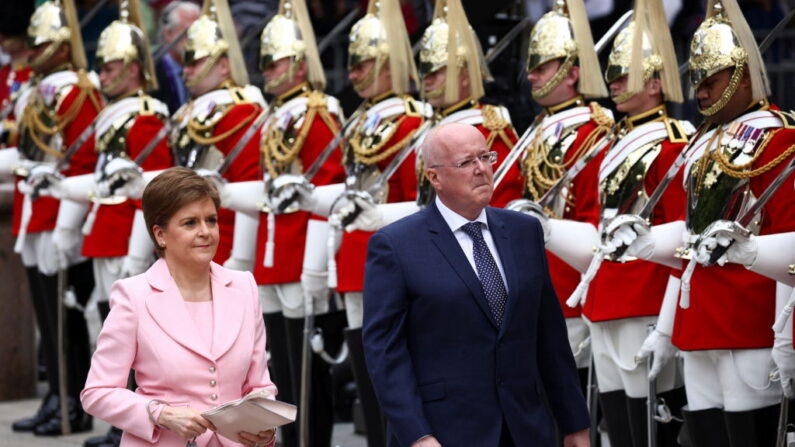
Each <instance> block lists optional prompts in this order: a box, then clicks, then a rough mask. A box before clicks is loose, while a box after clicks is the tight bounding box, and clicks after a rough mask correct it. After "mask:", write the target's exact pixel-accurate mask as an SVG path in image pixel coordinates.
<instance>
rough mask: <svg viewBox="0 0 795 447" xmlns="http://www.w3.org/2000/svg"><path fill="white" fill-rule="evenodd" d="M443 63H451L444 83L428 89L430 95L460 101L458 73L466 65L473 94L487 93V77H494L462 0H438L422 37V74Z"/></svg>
mask: <svg viewBox="0 0 795 447" xmlns="http://www.w3.org/2000/svg"><path fill="white" fill-rule="evenodd" d="M450 42H454V44H453V45H452V46H451V44H450ZM443 67H447V75H446V82H445V84H444V86H443V87H442V88H441V89H438V91H436V92H424V93H425V95H426V97H432V96H441V95H442V94H444V96H445V101H446V102H447V103H453V102H456V101H458V100H459V98H458V96H459V92H458V78H459V75H458V74H459V72H460V70H462V69H466V70H467V76H468V77H469V86H470V98H472V99H479V98H481V97H483V95H484V90H483V79H484V78H485V79H491V73H490V72H489V70H488V66H487V65H486V63H485V58H484V56H483V50H482V48H481V46H480V42H479V41H478V38H477V35H476V34H475V31H474V30H473V29H472V27H471V26H470V24H469V20H467V17H466V13H465V12H464V8H463V6H462V5H461V0H436V7H435V8H434V13H433V21H432V22H431V24H430V25H429V26H428V28H426V29H425V32H424V33H423V35H422V39H421V41H420V67H419V68H420V75H421V76H426V75H428V74H430V73H433V72H435V71H437V70H440V69H441V68H443Z"/></svg>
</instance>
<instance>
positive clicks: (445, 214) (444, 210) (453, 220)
mask: <svg viewBox="0 0 795 447" xmlns="http://www.w3.org/2000/svg"><path fill="white" fill-rule="evenodd" d="M435 200H436V207H437V208H439V212H440V213H441V214H442V219H444V221H445V222H446V223H447V226H449V227H450V231H452V232H453V235H454V236H455V238H456V240H457V241H458V245H460V246H461V250H464V255H465V256H466V257H467V261H469V265H471V266H472V270H474V271H475V274H477V273H478V268H477V266H476V265H475V254H474V253H473V251H472V246H473V243H472V238H471V237H469V235H468V234H466V233H465V232H464V230H463V229H461V227H463V226H464V225H466V224H468V223H469V222H470V221H469V219H467V218H466V217H464V216H462V215H460V214H458V213H456V212H455V211H453V210H451V209H450V208H448V207H447V206H445V204H444V203H442V201H441V200H440V199H439V196H436V199H435ZM474 221H475V222H482V223H483V225H481V226H480V228H481V231H483V239H484V240H485V241H486V246H487V247H488V248H489V251H490V252H491V256H492V257H494V262H496V263H497V268H498V269H500V277H502V282H503V284H505V290H506V291H508V281H507V280H506V279H505V270H504V269H503V268H502V261H500V253H499V252H498V251H497V246H496V245H494V238H492V237H491V231H489V223H488V220H487V219H486V209H485V208H484V209H483V210H482V211H481V212H480V215H479V216H478V218H477V219H475V220H474Z"/></svg>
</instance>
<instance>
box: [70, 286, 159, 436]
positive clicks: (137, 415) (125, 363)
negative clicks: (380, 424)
mask: <svg viewBox="0 0 795 447" xmlns="http://www.w3.org/2000/svg"><path fill="white" fill-rule="evenodd" d="M129 285H131V281H118V282H116V283H115V284H113V287H112V288H111V292H110V306H111V310H110V314H108V318H107V319H106V320H105V323H104V324H103V327H102V332H100V334H99V338H98V339H97V349H96V351H95V352H94V356H93V357H92V359H91V369H90V370H89V372H88V378H87V379H86V386H85V389H83V391H82V392H81V393H80V401H81V402H82V403H83V409H84V410H85V411H86V412H87V413H89V414H91V415H94V416H96V417H98V418H100V419H102V420H104V421H107V422H108V423H110V424H111V425H113V426H115V427H118V428H120V429H122V430H123V431H126V432H129V433H131V434H133V435H135V436H138V437H140V438H142V439H146V440H148V441H150V442H153V443H154V442H157V441H158V438H159V436H160V429H159V428H157V427H156V426H155V425H154V423H153V422H152V421H151V420H150V418H149V413H148V412H147V405H148V403H149V401H150V399H147V398H146V397H144V396H141V395H139V394H136V393H134V392H133V391H130V390H128V389H127V377H128V376H129V374H130V368H131V367H132V365H133V361H134V360H135V355H136V351H137V346H138V309H137V308H136V306H135V304H134V303H133V302H132V300H131V299H130V296H131V295H133V294H131V293H129V292H130V291H128V290H127V288H128V287H126V286H129Z"/></svg>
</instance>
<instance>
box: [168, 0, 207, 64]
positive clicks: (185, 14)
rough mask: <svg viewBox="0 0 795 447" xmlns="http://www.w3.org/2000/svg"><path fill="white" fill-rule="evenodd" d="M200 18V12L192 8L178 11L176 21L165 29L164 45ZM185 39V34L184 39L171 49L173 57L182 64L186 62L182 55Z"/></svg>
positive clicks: (170, 52)
mask: <svg viewBox="0 0 795 447" xmlns="http://www.w3.org/2000/svg"><path fill="white" fill-rule="evenodd" d="M198 18H199V13H198V12H195V11H192V10H180V11H178V12H177V21H176V23H174V24H173V25H171V26H170V27H169V28H166V29H164V30H163V45H168V44H169V43H170V42H171V41H173V40H174V39H176V38H177V36H179V35H180V34H181V33H182V32H183V31H185V30H186V29H187V28H188V27H189V26H191V24H192V23H193V22H195V21H196V20H197V19H198ZM185 40H186V37H184V36H183V37H182V39H180V41H179V42H177V43H176V44H175V45H174V47H172V48H171V50H169V54H170V55H171V57H172V58H173V59H174V60H175V61H177V62H178V63H179V64H180V65H182V64H184V63H185V62H184V61H183V59H182V55H183V54H184V53H185Z"/></svg>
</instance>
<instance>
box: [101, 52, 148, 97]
mask: <svg viewBox="0 0 795 447" xmlns="http://www.w3.org/2000/svg"><path fill="white" fill-rule="evenodd" d="M139 73H140V70H139V69H138V64H137V63H133V64H130V65H129V66H128V69H127V70H125V68H124V62H123V61H120V60H119V61H110V62H105V63H104V64H102V66H101V67H100V68H99V84H100V86H101V87H102V93H104V94H105V95H106V96H108V97H109V98H115V97H117V96H121V95H123V94H125V93H129V92H130V91H131V90H134V89H137V88H138V87H139V86H140V85H139V84H140V83H138V82H134V81H135V80H136V79H137V77H138V76H139Z"/></svg>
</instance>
